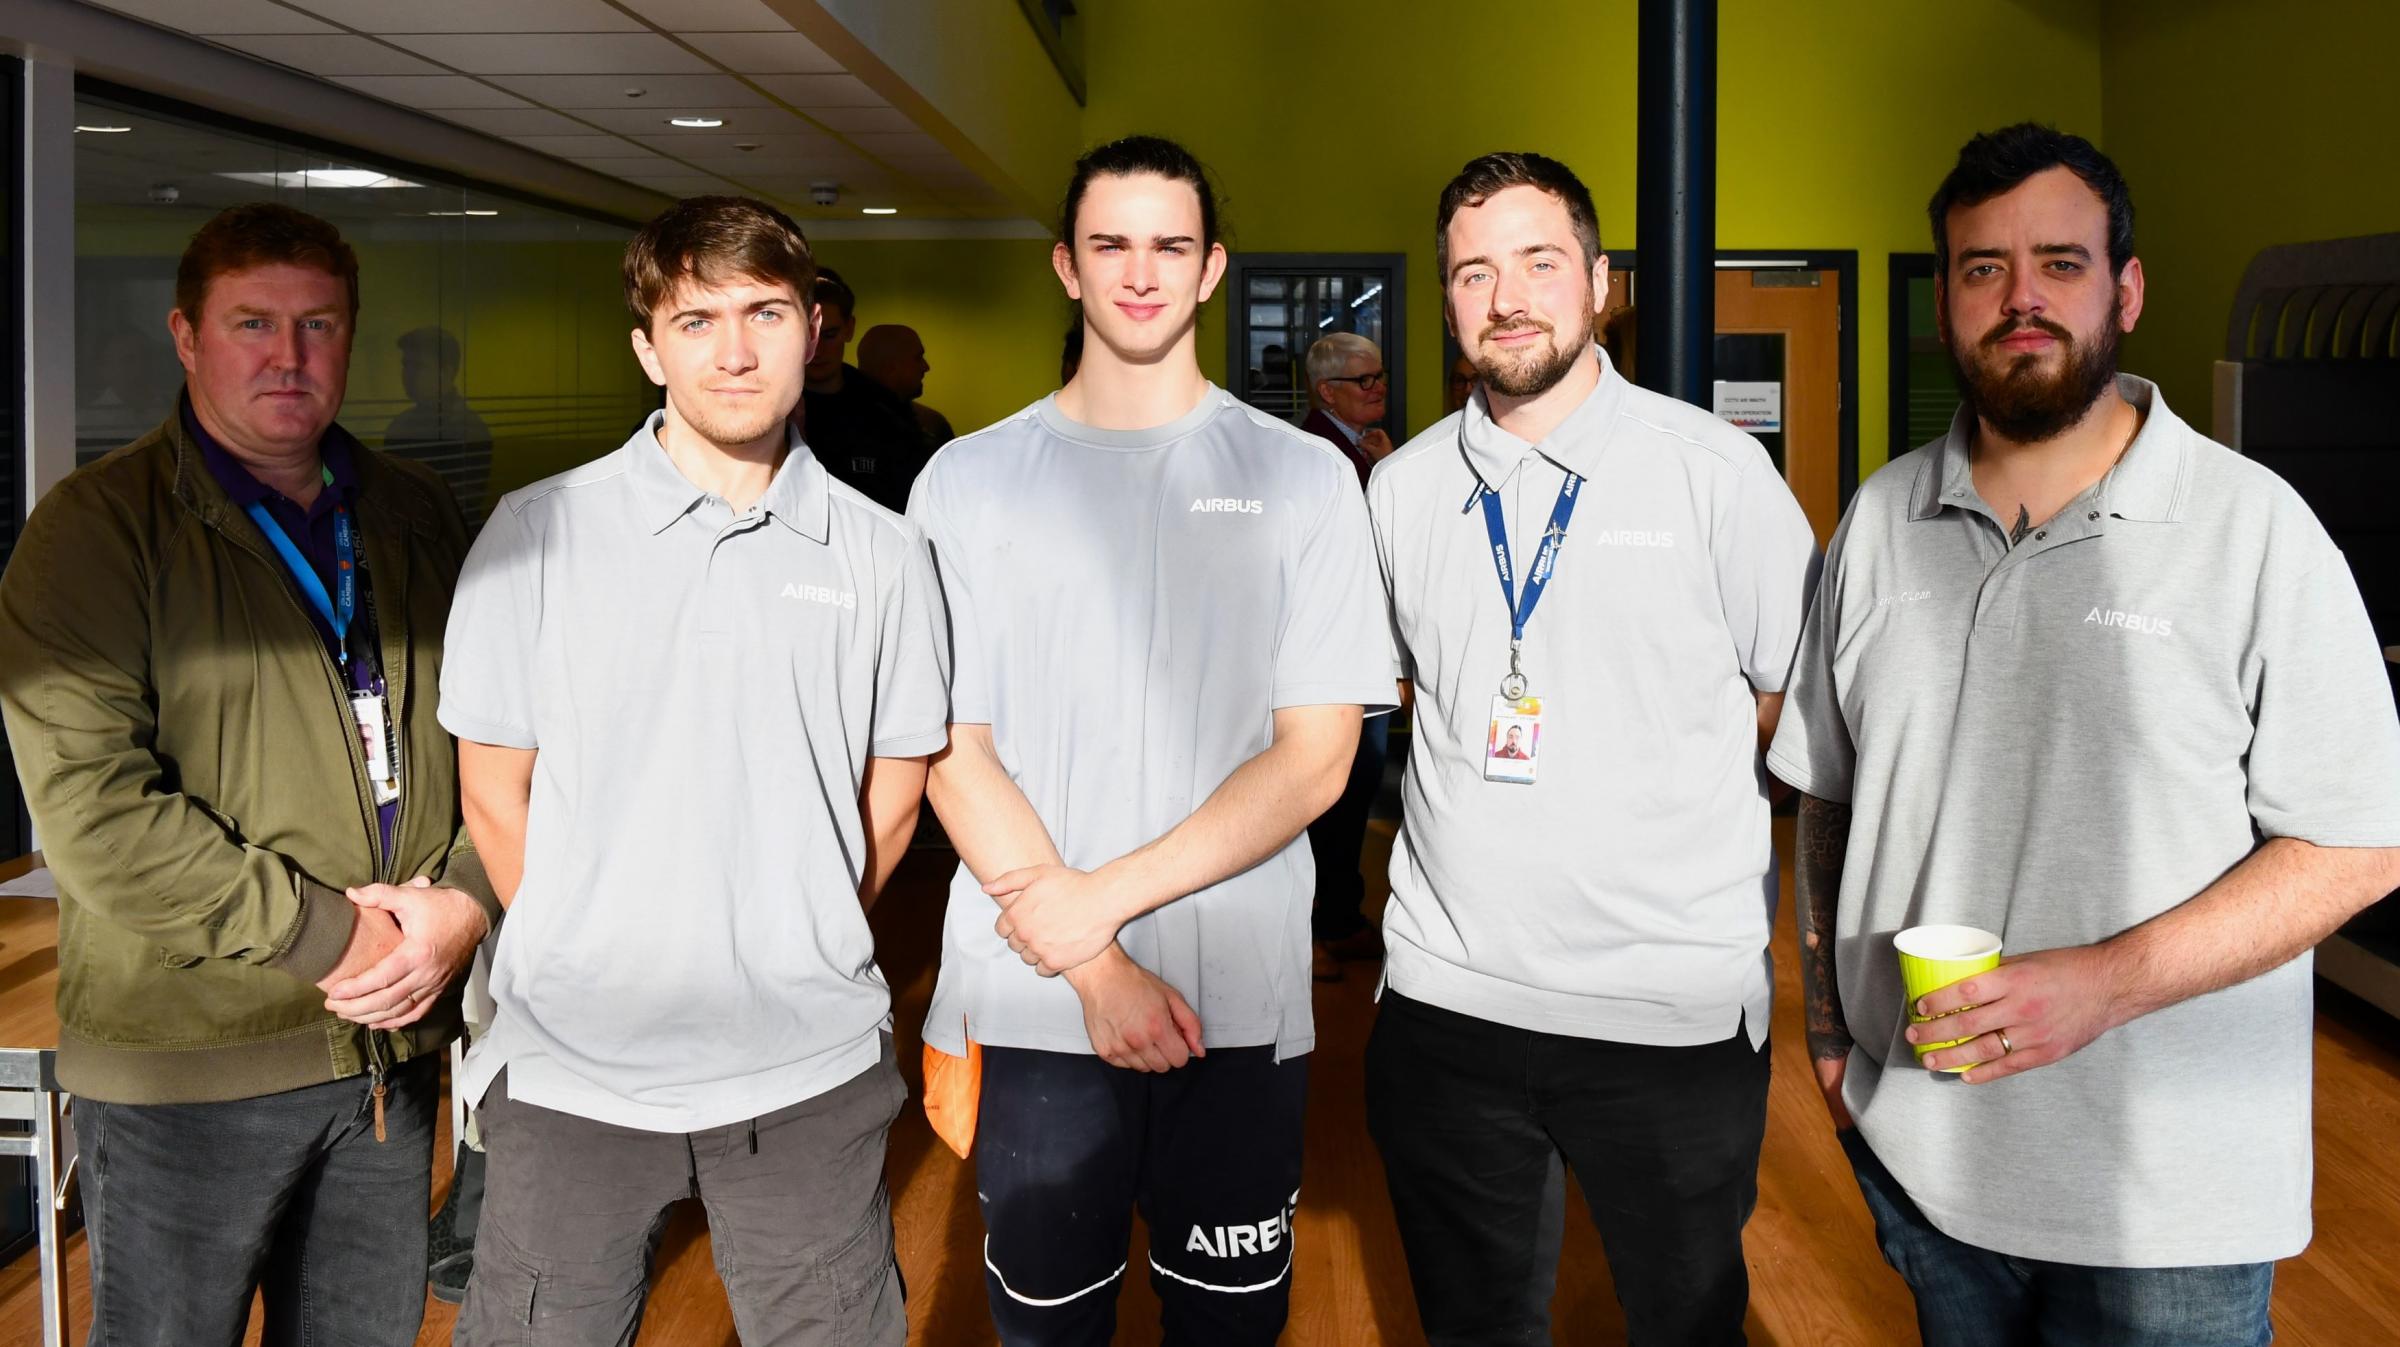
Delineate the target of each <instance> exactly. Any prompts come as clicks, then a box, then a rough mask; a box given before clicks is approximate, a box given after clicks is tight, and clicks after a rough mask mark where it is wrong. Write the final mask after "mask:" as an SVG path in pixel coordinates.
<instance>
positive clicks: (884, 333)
mask: <svg viewBox="0 0 2400 1347" xmlns="http://www.w3.org/2000/svg"><path fill="white" fill-rule="evenodd" d="M858 368H859V372H860V373H862V374H864V375H866V376H867V377H868V378H870V379H873V380H874V381H875V382H876V384H877V385H878V386H880V387H881V388H882V389H883V391H885V392H887V393H889V394H891V395H892V396H893V397H896V398H898V399H900V401H901V403H902V404H903V405H904V406H906V407H907V409H908V413H909V415H910V416H911V417H913V418H915V420H916V423H917V431H918V433H920V434H922V435H923V436H924V437H925V452H926V453H928V454H931V453H932V452H933V451H934V450H936V449H939V448H941V447H942V446H943V445H945V444H948V443H949V442H950V441H952V440H954V439H957V438H958V432H956V431H954V430H952V429H951V428H950V418H948V417H946V416H944V415H942V414H941V413H940V412H937V411H935V410H934V409H933V408H931V407H928V406H926V405H925V404H924V403H923V402H920V401H918V399H920V398H922V397H924V396H925V376H926V375H927V374H928V373H930V372H931V371H932V369H933V366H932V364H930V363H929V362H928V361H927V360H926V359H925V339H924V338H922V337H920V336H918V335H917V330H916V329H915V328H913V327H908V326H905V325H903V324H900V323H882V324H879V325H877V326H875V327H871V328H868V329H867V335H865V336H863V337H860V338H859V339H858Z"/></svg>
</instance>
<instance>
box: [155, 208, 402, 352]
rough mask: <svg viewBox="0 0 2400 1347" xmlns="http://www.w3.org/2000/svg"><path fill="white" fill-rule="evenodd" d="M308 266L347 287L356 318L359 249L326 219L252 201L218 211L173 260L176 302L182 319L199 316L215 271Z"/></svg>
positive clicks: (192, 320) (351, 313)
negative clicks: (179, 260)
mask: <svg viewBox="0 0 2400 1347" xmlns="http://www.w3.org/2000/svg"><path fill="white" fill-rule="evenodd" d="M279 263H280V264H284V265H288V266H295V267H311V268H314V269H315V270H318V271H322V272H324V273H325V274H326V275H328V276H332V277H333V278H335V279H336V280H339V281H341V282H342V283H343V284H344V285H346V286H347V287H349V290H350V316H351V318H353V319H356V318H357V317H358V254H357V253H354V252H352V251H350V245H349V244H347V243H344V242H343V241H342V231H341V230H339V229H336V228H334V227H333V225H332V223H331V222H330V221H327V220H323V219H319V218H318V217H316V216H314V215H311V214H309V213H308V212H307V211H304V210H294V209H292V208H291V207H290V206H286V205H282V204H280V203H277V202H273V201H251V202H247V203H245V204H243V205H239V206H227V207H226V208H225V209H223V210H221V211H218V212H217V213H216V215H215V216H214V217H213V218H211V219H210V220H209V222H208V223H207V224H204V225H202V226H200V232H199V233H197V234H194V235H192V241H191V242H190V243H188V244H186V245H184V249H183V260H182V261H181V262H178V263H176V264H175V307H176V308H177V309H179V310H181V311H182V313H183V317H184V320H185V321H186V322H190V323H194V324H197V323H198V322H199V321H200V308H201V306H202V305H203V304H205V303H206V302H207V300H208V287H209V283H210V282H212V281H214V280H216V279H217V278H218V277H219V276H223V275H226V274H228V273H231V272H236V271H248V270H249V269H250V268H252V267H268V266H275V265H277V264H279Z"/></svg>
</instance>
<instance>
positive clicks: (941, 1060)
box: [925, 1038, 983, 1160]
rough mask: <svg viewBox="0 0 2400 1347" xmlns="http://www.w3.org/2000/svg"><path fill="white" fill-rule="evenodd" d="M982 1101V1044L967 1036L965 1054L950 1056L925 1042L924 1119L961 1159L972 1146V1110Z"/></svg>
mask: <svg viewBox="0 0 2400 1347" xmlns="http://www.w3.org/2000/svg"><path fill="white" fill-rule="evenodd" d="M982 1102H983V1045H982V1044H980V1043H978V1042H976V1041H975V1040H974V1039H971V1038H970V1039H968V1040H967V1055H966V1056H964V1057H953V1056H951V1055H950V1054H949V1053H946V1052H944V1051H942V1050H941V1049H940V1048H937V1047H935V1046H933V1045H932V1044H931V1043H928V1044H926V1045H925V1121H927V1122H929V1123H932V1124H933V1134H934V1135H935V1136H937V1137H940V1138H941V1139H942V1140H943V1141H945V1142H947V1143H949V1146H950V1149H952V1150H954V1151H956V1152H958V1158H959V1159H961V1160H964V1159H966V1158H967V1155H968V1153H969V1152H970V1151H973V1150H974V1149H975V1110H976V1108H977V1107H978V1106H979V1105H980V1104H981V1103H982Z"/></svg>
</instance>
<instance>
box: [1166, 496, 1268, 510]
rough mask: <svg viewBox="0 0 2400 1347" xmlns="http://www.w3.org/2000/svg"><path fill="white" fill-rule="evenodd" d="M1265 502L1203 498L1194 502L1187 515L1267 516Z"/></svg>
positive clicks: (1229, 497)
mask: <svg viewBox="0 0 2400 1347" xmlns="http://www.w3.org/2000/svg"><path fill="white" fill-rule="evenodd" d="M1266 512H1267V503H1266V502H1265V501H1263V500H1237V499H1235V498H1234V497H1232V496H1202V497H1200V498H1198V499H1196V500H1194V501H1193V502H1192V508H1190V509H1189V510H1186V511H1184V513H1185V514H1265V513H1266Z"/></svg>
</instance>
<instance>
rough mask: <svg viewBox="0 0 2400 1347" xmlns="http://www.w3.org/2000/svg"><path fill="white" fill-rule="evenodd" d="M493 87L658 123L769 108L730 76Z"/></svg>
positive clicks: (606, 78) (529, 81) (584, 78)
mask: <svg viewBox="0 0 2400 1347" xmlns="http://www.w3.org/2000/svg"><path fill="white" fill-rule="evenodd" d="M491 82H492V83H494V84H497V85H499V86H500V87H501V88H503V89H506V90H508V91H509V92H510V93H515V94H523V95H524V96H525V97H527V98H530V99H532V100H533V101H534V102H536V103H540V104H542V105H543V106H545V107H553V108H563V109H566V110H569V111H578V110H581V109H584V108H643V109H647V108H657V109H658V110H659V111H658V115H659V117H661V118H662V119H663V118H666V117H671V116H673V115H675V113H676V111H677V110H678V109H679V108H680V107H704V108H753V107H756V108H763V107H772V106H773V102H772V100H770V99H769V98H768V97H767V96H766V95H765V94H762V93H760V92H759V91H758V90H756V89H753V88H751V87H750V86H749V85H747V84H744V83H742V82H741V81H740V80H738V79H735V78H734V77H733V76H731V75H664V74H643V75H494V76H492V77H491ZM627 89H640V90H641V91H642V96H641V97H640V98H627V97H626V96H625V91H626V90H627ZM668 105H674V106H668Z"/></svg>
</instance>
